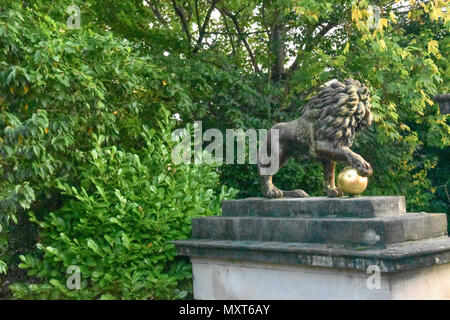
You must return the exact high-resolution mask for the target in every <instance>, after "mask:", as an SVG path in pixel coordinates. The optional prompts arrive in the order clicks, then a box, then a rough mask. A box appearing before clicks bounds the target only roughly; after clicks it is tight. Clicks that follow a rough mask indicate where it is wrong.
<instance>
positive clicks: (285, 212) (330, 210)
mask: <svg viewBox="0 0 450 320" xmlns="http://www.w3.org/2000/svg"><path fill="white" fill-rule="evenodd" d="M405 212H406V204H405V197H403V196H383V197H358V198H328V197H310V198H300V199H295V198H282V199H266V198H247V199H240V200H227V201H224V202H223V203H222V214H223V216H226V217H229V216H258V217H280V218H282V217H286V218H287V217H326V216H336V217H358V218H373V217H380V216H392V215H401V214H404V213H405Z"/></svg>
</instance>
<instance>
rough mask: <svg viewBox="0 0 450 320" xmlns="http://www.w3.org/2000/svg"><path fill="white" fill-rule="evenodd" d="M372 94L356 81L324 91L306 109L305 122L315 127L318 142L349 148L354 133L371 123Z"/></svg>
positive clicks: (304, 110) (345, 82) (348, 80)
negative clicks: (323, 141)
mask: <svg viewBox="0 0 450 320" xmlns="http://www.w3.org/2000/svg"><path fill="white" fill-rule="evenodd" d="M370 108H371V105H370V92H369V89H368V88H367V87H365V86H364V85H361V83H360V82H359V81H357V80H354V79H347V80H345V81H344V83H342V82H334V83H332V84H331V85H329V86H327V87H325V88H323V89H321V90H320V91H319V93H318V94H317V95H316V96H314V97H313V98H312V99H311V100H310V101H309V102H308V104H307V105H306V107H305V108H304V109H303V113H302V116H301V117H302V118H304V119H305V120H307V121H308V122H310V123H312V124H313V127H314V135H315V139H316V140H328V141H332V142H333V144H334V145H335V146H336V147H350V146H351V145H352V143H353V138H354V136H355V132H356V131H359V130H361V129H363V128H364V127H366V126H368V125H370V124H371V122H372V119H373V118H372V114H371V112H370Z"/></svg>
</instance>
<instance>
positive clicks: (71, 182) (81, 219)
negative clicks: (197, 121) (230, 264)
mask: <svg viewBox="0 0 450 320" xmlns="http://www.w3.org/2000/svg"><path fill="white" fill-rule="evenodd" d="M1 15H2V20H1V22H0V31H1V32H2V34H3V35H4V36H2V38H0V42H1V46H2V48H4V50H3V51H1V53H0V79H1V81H0V83H1V84H0V86H1V88H2V90H1V97H0V101H1V109H2V113H1V115H0V129H1V133H2V134H1V140H0V155H1V158H0V174H1V175H2V177H3V179H2V180H1V182H0V208H1V211H0V212H1V213H0V226H1V227H2V230H1V234H0V235H1V239H0V240H1V242H0V253H1V257H2V259H3V260H4V261H6V262H8V264H9V265H10V266H11V268H13V269H12V270H14V266H15V264H16V261H17V258H18V255H19V254H26V253H27V252H29V254H28V255H22V256H21V258H22V259H25V260H23V261H22V264H20V265H19V266H20V267H21V268H27V269H30V272H29V273H28V275H29V278H25V279H30V280H32V281H31V282H33V284H32V285H29V281H27V282H28V284H15V285H14V286H13V287H12V288H13V290H14V293H15V295H16V296H17V297H28V298H37V297H49V298H50V297H52V298H56V297H60V298H61V297H66V298H83V297H91V298H100V297H101V296H102V294H103V293H104V294H108V297H115V298H124V297H127V298H157V297H159V298H162V297H164V298H174V297H178V298H180V297H182V296H183V294H184V293H185V290H184V291H180V290H179V291H177V290H178V289H176V287H177V286H178V285H179V283H180V282H183V281H184V280H186V279H188V278H189V277H190V271H189V267H188V265H186V263H185V262H182V261H178V262H173V263H172V262H170V261H171V260H173V257H174V255H175V252H174V249H173V247H172V246H171V245H169V243H168V241H169V240H176V239H180V238H185V237H187V236H188V234H189V221H190V219H191V218H192V217H193V216H195V215H199V214H203V215H209V214H213V213H216V214H217V213H219V210H218V208H219V207H218V205H219V203H220V200H221V199H223V197H225V196H230V195H231V194H232V193H229V192H228V191H227V190H226V189H225V188H222V189H221V190H220V192H219V193H218V194H214V193H213V191H212V190H213V188H217V183H216V182H217V181H218V174H217V172H216V171H217V169H216V168H211V167H208V166H205V167H194V168H188V167H186V168H182V167H180V168H175V167H172V169H171V170H173V171H175V170H177V173H176V174H175V173H174V174H173V175H174V176H173V177H172V174H167V175H165V174H164V173H165V172H167V168H168V166H169V165H170V148H169V146H168V145H167V144H168V143H170V141H171V140H170V132H171V130H172V129H173V124H172V122H170V123H169V122H168V121H167V119H168V117H169V116H170V113H168V112H167V111H164V110H165V108H166V107H169V108H170V107H172V106H173V105H178V104H179V105H181V104H182V103H185V104H188V103H189V101H187V100H186V95H185V94H184V93H183V89H182V88H179V87H172V86H171V84H170V78H171V75H170V74H168V73H167V72H164V71H163V69H162V68H161V67H159V66H157V64H156V63H154V62H152V61H151V59H150V57H148V56H140V55H138V52H137V50H136V48H135V47H133V46H132V44H131V43H128V42H126V41H123V40H122V39H116V38H114V37H113V35H112V34H111V33H105V34H102V33H100V32H99V33H95V32H92V31H91V30H81V31H74V30H67V29H66V26H65V24H64V23H60V22H57V21H55V20H52V19H51V18H50V17H49V16H48V15H47V14H46V13H45V11H43V10H42V8H40V7H39V6H38V4H36V6H35V7H34V8H33V9H30V8H22V7H21V6H20V5H19V4H17V3H14V2H11V4H10V7H9V8H8V7H6V8H5V7H4V8H2V11H1ZM166 88H167V89H166ZM169 97H170V98H169ZM161 121H163V122H161ZM144 125H145V126H148V127H149V128H153V129H150V131H146V130H143V126H144ZM155 129H157V130H158V131H159V133H158V134H156V133H155V131H154V130H155ZM144 133H145V134H144ZM93 145H95V148H93ZM112 153H115V155H114V156H112V155H111V154H112ZM102 170H106V172H103V173H104V174H105V176H104V179H103V180H93V181H91V180H90V178H92V177H95V176H101V174H100V171H102ZM118 172H119V174H118ZM171 172H172V171H170V173H171ZM157 173H158V174H157ZM191 190H192V191H191ZM88 194H89V196H87V195H88ZM125 200H127V203H126V204H125V203H123V201H125ZM114 201H115V202H114ZM119 204H123V206H120V205H119ZM137 204H139V206H138V205H137ZM109 207H111V208H109ZM139 207H142V212H141V211H139ZM30 209H31V211H32V212H35V214H34V215H33V214H32V215H31V221H32V222H35V223H37V227H38V237H37V238H38V239H39V243H38V247H37V248H38V251H36V250H35V248H33V245H31V246H28V245H27V246H24V247H22V250H17V246H16V243H17V240H18V239H20V238H21V236H22V234H21V232H17V229H16V228H14V227H13V226H11V223H17V222H18V215H20V216H22V215H23V214H24V213H25V212H28V210H30ZM136 210H138V211H139V213H140V215H136V216H134V213H135V211H136ZM112 214H113V216H111V215H112ZM66 215H67V216H66ZM61 216H62V217H61ZM100 216H101V217H100ZM55 217H58V218H55ZM109 218H111V219H112V220H114V221H115V222H113V221H109V220H108V219H109ZM92 219H93V220H92ZM105 219H106V221H108V222H109V225H108V226H106V225H107V223H105V224H104V226H103V224H102V225H100V223H103V222H104V220H105ZM61 221H65V223H66V224H64V228H63V229H64V230H63V229H61V225H59V224H58V223H59V222H61ZM139 225H140V227H139ZM28 226H29V223H28V224H27V223H25V227H26V228H28ZM94 226H95V227H94ZM24 230H25V229H24ZM80 230H84V232H82V233H81V234H80V233H79V232H80ZM19 231H20V230H19ZM63 231H64V232H63ZM138 231H139V232H142V233H140V234H138ZM62 232H63V235H61V233H62ZM102 232H103V233H102ZM105 236H106V238H105ZM68 237H69V238H68ZM67 239H73V243H72V244H68V243H67V242H65V241H67ZM107 239H109V240H110V239H112V240H111V241H113V242H112V243H109V242H108V241H109V240H107ZM117 239H119V240H117ZM127 239H128V240H127ZM7 240H9V242H8V241H7ZM33 240H34V238H31V241H33ZM116 240H117V241H119V243H118V244H117V245H116V244H115V241H116ZM71 241H72V240H71ZM127 241H129V243H130V244H129V248H125V249H127V250H128V251H126V250H125V249H123V245H124V243H127ZM141 241H144V242H141ZM88 243H89V244H91V247H93V245H92V244H93V243H96V244H97V246H99V248H105V247H103V246H102V245H105V246H108V245H111V246H113V247H118V249H117V250H118V251H115V250H113V248H112V247H111V248H110V251H108V252H109V253H110V254H111V257H110V260H105V261H103V262H102V260H98V259H100V258H101V259H103V258H104V257H103V256H101V255H98V252H93V251H92V250H91V249H92V248H91V249H89V247H87V244H88ZM150 243H151V244H152V245H151V246H149V247H148V248H147V247H146V246H148V245H149V244H150ZM77 246H78V247H77ZM126 246H128V244H127V245H126ZM48 248H55V249H49V250H46V249H48ZM144 248H147V249H144ZM57 250H59V251H57ZM89 250H91V251H89ZM105 250H108V249H105ZM57 252H59V253H60V254H61V255H59V256H58V257H56V258H55V256H54V255H52V253H53V254H55V253H57ZM127 255H129V256H128V258H126V256H127ZM63 256H64V257H66V258H64V259H63V258H62V257H63ZM144 256H146V258H145V259H144V258H143V257H144ZM124 257H125V258H124ZM141 258H142V259H141ZM96 259H97V260H96ZM105 259H106V258H105ZM4 261H1V262H0V272H3V273H4V272H6V265H5V263H4ZM93 262H94V264H92V263H93ZM68 263H69V264H74V263H78V265H79V266H80V268H81V270H82V274H83V273H84V276H86V277H87V278H86V281H85V282H84V284H83V285H84V289H85V290H82V291H80V292H69V293H68V292H67V290H65V289H64V281H63V279H65V277H66V273H65V272H66V269H65V268H67V264H68ZM93 265H94V266H102V267H101V268H102V269H97V273H95V275H96V276H95V277H94V276H92V274H93V273H94V271H95V270H93V269H92V266H93ZM108 265H109V268H110V269H109V270H108V269H107V266H108ZM119 265H123V267H121V268H119V267H118V266H119ZM36 268H37V269H36ZM145 268H147V269H148V271H147V272H144V273H142V271H143V269H145ZM113 269H114V270H116V271H115V272H112V270H113ZM37 270H39V272H38V271H37ZM99 272H104V274H101V275H100V274H99ZM108 272H109V273H108ZM103 275H105V277H106V278H107V280H102V279H104V278H103ZM93 281H94V282H95V281H97V282H96V283H94V282H93ZM34 282H36V283H34ZM143 283H145V285H144V284H143ZM108 286H109V287H108ZM136 286H137V287H136ZM180 286H181V285H180ZM122 287H123V291H120V290H122V289H120V290H119V289H118V288H122ZM108 288H109V289H108ZM114 288H116V289H114ZM186 288H188V287H186ZM182 292H184V293H183V294H182ZM104 297H105V296H104Z"/></svg>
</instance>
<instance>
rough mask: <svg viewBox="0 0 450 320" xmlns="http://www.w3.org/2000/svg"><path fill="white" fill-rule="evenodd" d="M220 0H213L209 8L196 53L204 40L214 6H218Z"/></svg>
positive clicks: (196, 46)
mask: <svg viewBox="0 0 450 320" xmlns="http://www.w3.org/2000/svg"><path fill="white" fill-rule="evenodd" d="M219 1H220V0H213V1H212V4H211V6H210V7H209V9H208V12H207V13H206V17H205V20H204V21H203V25H202V27H201V29H200V31H199V36H198V39H197V44H196V45H195V48H194V53H196V52H198V50H199V49H200V45H201V43H202V41H203V37H204V36H205V31H206V27H207V26H208V23H209V19H210V18H211V13H212V12H213V10H214V8H215V7H216V4H217V3H218V2H219ZM199 27H200V25H199Z"/></svg>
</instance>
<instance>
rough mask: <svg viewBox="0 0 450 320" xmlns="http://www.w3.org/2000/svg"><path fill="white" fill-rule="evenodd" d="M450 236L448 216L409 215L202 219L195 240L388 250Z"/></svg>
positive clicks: (195, 222)
mask: <svg viewBox="0 0 450 320" xmlns="http://www.w3.org/2000/svg"><path fill="white" fill-rule="evenodd" d="M446 234H447V216H446V215H445V214H438V213H436V214H433V213H408V214H405V215H400V216H390V217H387V216H382V217H376V218H272V217H268V218H261V217H220V216H219V217H207V218H205V217H203V218H196V219H193V220H192V238H193V239H210V240H256V241H280V242H313V243H331V244H347V245H355V246H356V245H366V246H386V245H388V244H392V243H399V242H405V241H415V240H422V239H428V238H435V237H440V236H443V235H446Z"/></svg>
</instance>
